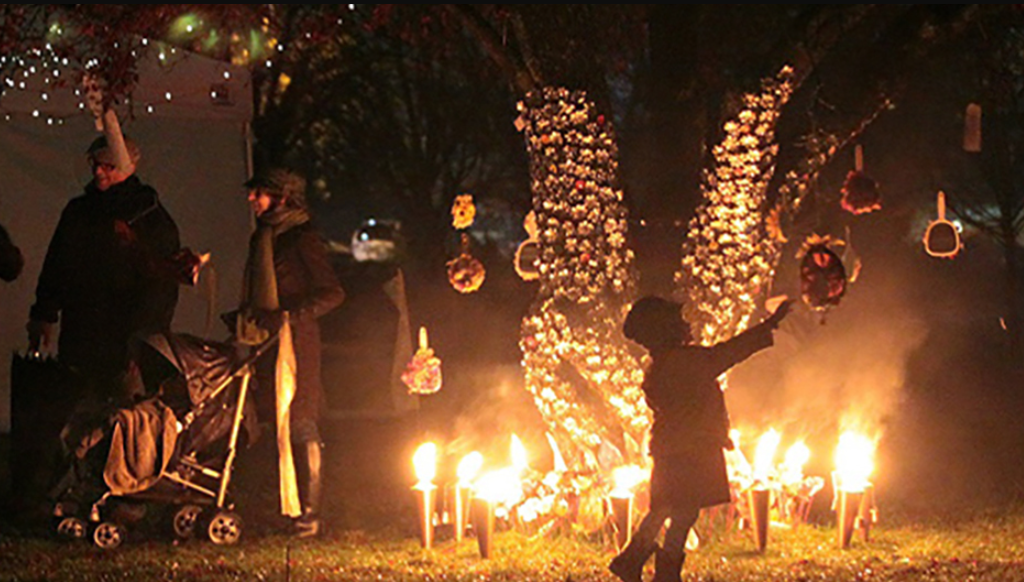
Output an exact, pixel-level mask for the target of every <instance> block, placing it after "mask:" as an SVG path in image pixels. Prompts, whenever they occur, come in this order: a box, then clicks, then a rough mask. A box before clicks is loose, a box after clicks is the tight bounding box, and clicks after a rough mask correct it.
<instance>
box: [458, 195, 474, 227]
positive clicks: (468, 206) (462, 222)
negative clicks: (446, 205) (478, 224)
mask: <svg viewBox="0 0 1024 582" xmlns="http://www.w3.org/2000/svg"><path fill="white" fill-rule="evenodd" d="M474 220H476V205H475V204H473V196H472V195H471V194H463V195H461V196H456V197H455V202H454V203H452V226H454V227H455V229H456V230H465V229H467V228H469V227H471V226H473V221H474Z"/></svg>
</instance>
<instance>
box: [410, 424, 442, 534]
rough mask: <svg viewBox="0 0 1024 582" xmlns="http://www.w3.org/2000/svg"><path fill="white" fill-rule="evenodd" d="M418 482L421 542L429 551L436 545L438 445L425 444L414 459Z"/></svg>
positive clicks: (417, 450) (413, 463)
mask: <svg viewBox="0 0 1024 582" xmlns="http://www.w3.org/2000/svg"><path fill="white" fill-rule="evenodd" d="M412 465H413V468H414V469H415V470H416V479H417V480H418V482H417V483H416V485H415V486H414V487H413V490H414V491H416V492H417V495H416V497H417V499H418V501H419V510H420V511H419V516H420V541H421V542H422V544H423V548H424V549H426V550H429V549H430V548H431V547H432V546H433V545H434V523H433V520H434V492H435V490H436V489H437V487H435V486H434V483H433V480H434V476H435V475H436V474H437V445H435V444H434V443H424V444H422V445H420V447H419V448H418V449H416V453H415V454H414V455H413V457H412Z"/></svg>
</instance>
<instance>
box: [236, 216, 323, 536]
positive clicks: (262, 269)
mask: <svg viewBox="0 0 1024 582" xmlns="http://www.w3.org/2000/svg"><path fill="white" fill-rule="evenodd" d="M308 221H309V214H308V213H307V212H306V211H305V210H302V209H297V208H288V207H280V208H277V209H275V210H271V211H268V212H265V213H263V214H262V215H261V216H260V217H259V219H258V221H257V225H256V231H255V232H254V233H253V235H252V240H251V241H250V247H249V260H248V261H247V263H246V266H245V275H244V277H243V280H242V297H243V299H242V305H243V308H242V310H241V312H240V313H239V316H238V318H237V320H236V321H237V322H238V323H237V325H238V328H237V330H236V336H237V338H238V341H239V342H241V343H243V344H247V345H259V344H261V343H263V342H265V341H267V340H268V339H269V338H270V332H269V331H267V330H265V329H262V328H260V327H259V326H258V325H257V324H256V320H255V318H254V317H253V311H254V310H265V311H277V310H279V309H281V303H280V298H279V297H278V294H277V276H276V274H275V273H274V239H276V238H277V237H278V236H280V235H281V234H282V233H285V232H288V231H289V230H291V229H292V228H294V227H296V226H299V225H300V224H304V223H306V222H308ZM295 371H296V364H295V346H294V344H293V343H292V330H291V323H290V321H289V320H288V316H287V314H285V317H284V320H283V322H282V324H281V330H280V332H279V334H278V344H277V368H276V372H275V380H276V381H275V382H274V384H275V402H276V413H277V414H276V417H277V418H276V422H277V459H278V475H279V490H280V498H281V514H282V515H286V516H288V517H299V516H300V515H301V514H302V507H301V504H300V503H299V489H298V482H297V479H296V476H295V459H294V457H293V455H292V440H291V420H290V416H291V415H290V409H291V404H292V399H293V398H294V397H295Z"/></svg>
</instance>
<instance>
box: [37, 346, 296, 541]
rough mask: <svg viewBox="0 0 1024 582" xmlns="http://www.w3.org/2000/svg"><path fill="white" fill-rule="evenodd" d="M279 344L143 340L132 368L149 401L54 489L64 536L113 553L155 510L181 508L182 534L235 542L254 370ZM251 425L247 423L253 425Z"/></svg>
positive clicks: (87, 442)
mask: <svg viewBox="0 0 1024 582" xmlns="http://www.w3.org/2000/svg"><path fill="white" fill-rule="evenodd" d="M276 340H277V337H276V336H271V337H270V338H269V339H268V340H267V341H265V342H264V343H263V344H261V345H259V346H256V347H255V348H253V349H251V350H250V351H249V353H248V354H245V355H242V354H240V353H239V351H238V348H237V347H236V346H235V345H234V344H231V343H218V342H210V341H207V340H203V339H200V338H198V337H195V336H192V335H188V334H172V333H163V334H156V335H151V336H148V337H143V338H139V339H137V340H136V341H135V342H133V345H132V350H131V353H132V362H133V364H134V365H133V366H132V367H131V369H132V370H134V371H137V372H138V375H137V377H138V378H139V380H140V383H141V385H142V386H143V387H144V388H145V392H146V396H144V397H142V398H140V399H139V400H138V401H137V402H136V404H135V405H134V406H132V407H129V408H122V409H119V410H117V411H116V412H115V413H114V414H113V415H111V416H109V417H108V418H107V420H106V422H103V423H101V425H100V426H101V428H100V429H97V430H94V431H92V432H91V433H89V434H87V435H86V436H85V437H84V438H82V439H81V440H80V441H78V443H79V444H78V445H77V447H78V449H77V450H76V451H74V452H73V454H71V455H70V457H71V458H72V462H71V463H70V467H69V469H68V471H67V473H66V474H65V477H64V478H63V479H62V480H61V481H60V482H59V483H58V484H57V485H56V486H55V487H54V488H53V489H52V490H51V496H52V497H53V498H54V499H55V501H56V503H55V506H54V515H55V518H56V521H57V525H56V527H57V534H58V535H59V536H61V537H63V538H69V539H84V538H86V537H91V538H92V541H93V542H95V544H96V545H97V546H99V547H100V548H103V549H113V548H116V547H118V546H120V545H121V544H122V543H123V541H124V540H125V538H126V536H127V525H128V524H129V523H131V522H132V521H133V518H132V516H133V515H134V516H136V518H135V519H136V520H137V518H138V516H139V515H140V514H142V515H144V514H145V512H146V507H147V506H148V505H150V504H162V505H164V506H168V507H169V508H170V509H173V510H174V512H173V519H172V520H171V521H172V523H171V525H172V527H173V532H174V534H175V536H177V537H178V538H182V539H184V538H189V537H192V536H193V535H195V533H196V532H197V531H202V532H203V534H204V535H205V536H206V537H208V538H209V540H210V541H212V542H213V543H215V544H219V545H229V544H234V543H236V542H237V541H238V540H239V538H240V536H241V532H242V522H241V519H240V518H239V516H238V515H237V514H236V513H234V511H233V510H234V505H233V503H232V502H231V501H230V500H229V497H228V488H229V486H230V484H231V477H232V469H233V466H234V462H235V458H236V454H237V449H238V448H239V445H240V441H241V440H242V439H243V438H245V436H251V435H249V433H248V431H247V432H246V434H245V435H243V431H242V429H243V428H250V429H251V428H252V426H251V425H250V426H243V423H247V421H248V423H251V422H254V420H255V415H254V414H253V411H254V408H253V406H252V400H251V396H250V393H249V388H250V380H251V378H252V375H253V365H254V362H255V361H256V360H257V359H258V358H259V357H260V356H261V355H262V354H263V353H264V352H265V351H266V350H267V349H268V348H269V347H270V346H271V345H272V344H273V343H274V342H275V341H276ZM248 423H247V424H248Z"/></svg>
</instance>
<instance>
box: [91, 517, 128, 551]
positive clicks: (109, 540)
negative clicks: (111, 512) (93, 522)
mask: <svg viewBox="0 0 1024 582" xmlns="http://www.w3.org/2000/svg"><path fill="white" fill-rule="evenodd" d="M126 535H127V532H126V531H125V529H124V527H122V526H120V525H118V524H116V523H112V522H109V521H105V522H103V523H101V524H99V525H98V526H96V531H94V532H92V541H94V542H96V545H97V546H99V547H101V548H103V549H104V550H113V549H114V548H117V547H118V546H120V545H121V544H122V543H124V538H125V536H126Z"/></svg>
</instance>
